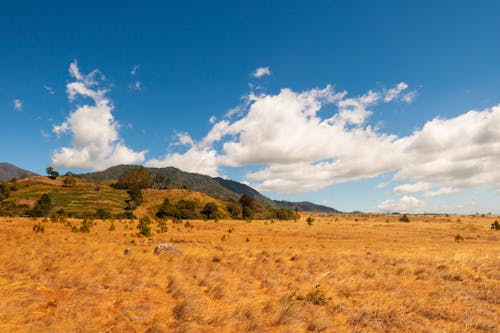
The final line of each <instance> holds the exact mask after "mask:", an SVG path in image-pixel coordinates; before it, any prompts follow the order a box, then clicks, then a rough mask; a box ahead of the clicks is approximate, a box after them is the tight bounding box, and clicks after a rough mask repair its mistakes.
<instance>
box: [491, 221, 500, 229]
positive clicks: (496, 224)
mask: <svg viewBox="0 0 500 333" xmlns="http://www.w3.org/2000/svg"><path fill="white" fill-rule="evenodd" d="M491 230H500V223H498V221H497V220H495V222H493V223H492V224H491Z"/></svg>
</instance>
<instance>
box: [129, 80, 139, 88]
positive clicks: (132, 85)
mask: <svg viewBox="0 0 500 333" xmlns="http://www.w3.org/2000/svg"><path fill="white" fill-rule="evenodd" d="M128 88H129V89H132V90H142V82H141V81H139V80H137V81H135V82H134V83H130V84H129V85H128Z"/></svg>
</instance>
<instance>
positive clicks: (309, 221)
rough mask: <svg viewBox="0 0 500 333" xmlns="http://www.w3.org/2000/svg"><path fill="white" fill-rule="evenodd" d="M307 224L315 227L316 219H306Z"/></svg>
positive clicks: (310, 217)
mask: <svg viewBox="0 0 500 333" xmlns="http://www.w3.org/2000/svg"><path fill="white" fill-rule="evenodd" d="M306 222H307V224H308V225H309V226H311V225H313V223H314V217H312V216H309V217H308V218H307V219H306Z"/></svg>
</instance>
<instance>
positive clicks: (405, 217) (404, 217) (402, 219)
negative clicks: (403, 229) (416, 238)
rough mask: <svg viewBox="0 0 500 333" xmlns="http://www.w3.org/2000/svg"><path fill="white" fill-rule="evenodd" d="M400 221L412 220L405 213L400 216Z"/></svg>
mask: <svg viewBox="0 0 500 333" xmlns="http://www.w3.org/2000/svg"><path fill="white" fill-rule="evenodd" d="M399 221H401V222H404V223H408V222H410V218H409V217H408V215H406V214H403V216H401V217H400V218H399Z"/></svg>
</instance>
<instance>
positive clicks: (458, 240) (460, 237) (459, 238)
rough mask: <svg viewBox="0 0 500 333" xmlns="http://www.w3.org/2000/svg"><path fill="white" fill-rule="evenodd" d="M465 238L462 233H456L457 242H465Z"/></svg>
mask: <svg viewBox="0 0 500 333" xmlns="http://www.w3.org/2000/svg"><path fill="white" fill-rule="evenodd" d="M463 241H464V238H463V237H462V235H460V234H456V235H455V242H463Z"/></svg>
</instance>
